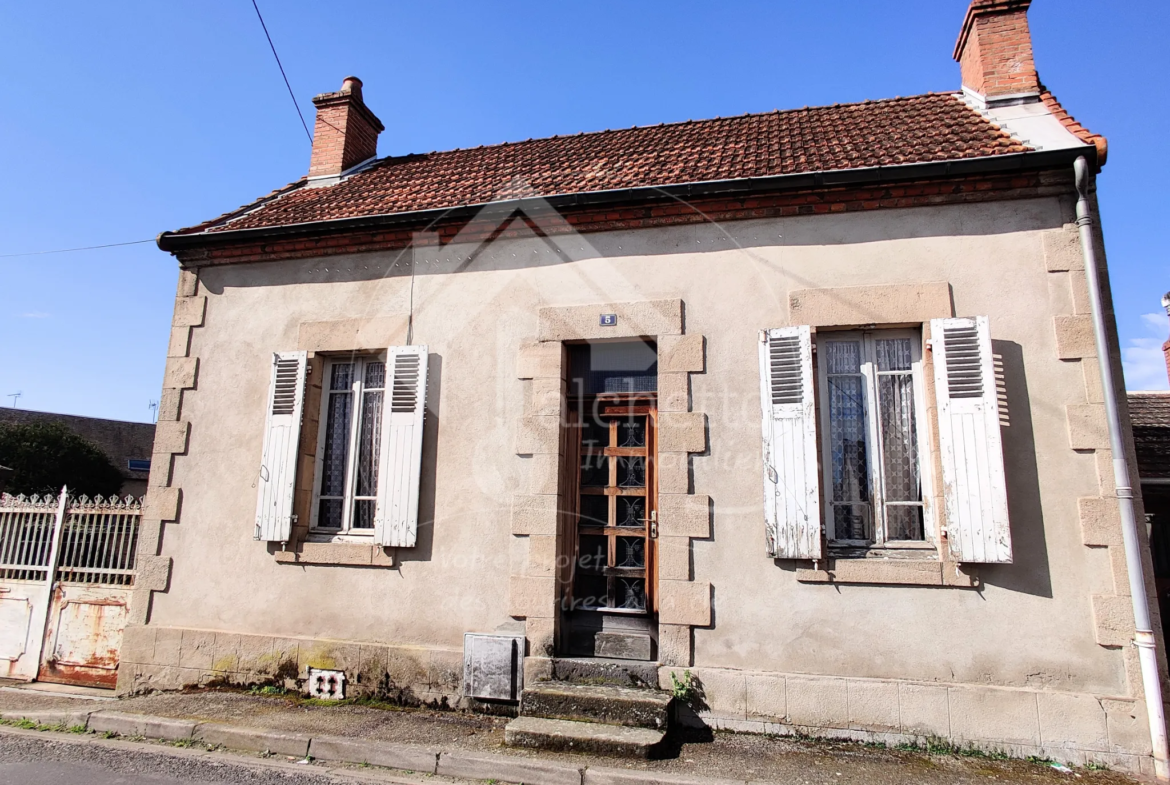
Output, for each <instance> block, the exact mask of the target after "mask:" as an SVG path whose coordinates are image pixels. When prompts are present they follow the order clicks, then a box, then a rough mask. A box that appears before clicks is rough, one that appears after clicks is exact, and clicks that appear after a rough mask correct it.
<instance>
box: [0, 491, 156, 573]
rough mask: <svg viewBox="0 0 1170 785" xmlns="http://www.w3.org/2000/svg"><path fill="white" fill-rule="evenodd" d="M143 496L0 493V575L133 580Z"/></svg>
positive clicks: (64, 492)
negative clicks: (51, 574) (17, 494)
mask: <svg viewBox="0 0 1170 785" xmlns="http://www.w3.org/2000/svg"><path fill="white" fill-rule="evenodd" d="M141 517H142V502H141V500H140V499H135V498H134V497H132V496H127V497H126V498H125V499H119V498H117V497H110V498H109V499H104V498H102V497H101V496H95V497H94V498H92V499H90V498H89V497H87V496H77V497H70V496H69V495H68V492H67V491H66V490H64V489H62V492H61V494H60V495H59V496H49V495H45V496H31V497H25V496H10V495H8V494H4V495H2V496H0V580H16V581H46V580H48V578H49V574H48V573H49V570H50V569H52V568H53V567H54V566H55V567H56V573H57V575H56V577H57V580H59V581H61V582H63V583H73V584H103V585H113V586H130V585H133V583H134V563H135V560H136V557H137V544H138V524H139V520H140V519H141Z"/></svg>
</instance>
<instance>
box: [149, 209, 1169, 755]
mask: <svg viewBox="0 0 1170 785" xmlns="http://www.w3.org/2000/svg"><path fill="white" fill-rule="evenodd" d="M1069 221H1070V208H1069V204H1068V203H1066V202H1064V201H1062V200H1059V199H1056V198H1046V199H1034V200H1023V201H1013V202H1003V203H991V204H979V205H966V206H950V207H936V208H916V209H912V210H883V211H875V212H869V213H861V214H850V215H826V216H816V217H796V218H787V219H766V220H757V221H740V222H735V223H729V224H725V225H723V226H715V225H709V224H704V225H694V226H690V227H674V228H664V229H658V230H639V231H637V232H612V233H606V234H596V235H590V236H588V237H587V238H582V237H573V238H562V239H560V240H558V242H559V243H561V244H562V245H563V247H562V249H561V251H559V252H558V251H554V250H553V248H552V247H551V246H550V244H549V242H548V241H546V240H543V239H539V238H532V239H528V240H508V241H500V242H496V243H494V244H493V245H491V246H490V247H488V248H486V249H485V250H483V252H481V253H479V254H478V255H476V256H474V257H473V258H472V259H471V260H470V261H468V260H467V259H466V256H467V254H466V253H465V250H466V249H461V248H458V247H447V248H444V249H442V250H437V251H436V250H431V251H427V252H425V253H424V252H420V256H419V259H418V264H417V268H418V274H417V275H416V276H415V277H414V279H413V282H412V280H411V277H410V276H409V275H408V274H407V273H408V271H409V264H408V257H405V256H403V257H400V256H399V255H398V254H397V253H394V254H391V253H373V254H362V255H354V256H342V257H332V258H329V259H323V260H308V261H289V262H278V263H268V264H245V265H235V266H223V267H215V268H205V269H203V270H201V271H200V272H199V288H198V292H199V294H200V295H205V296H206V297H207V305H206V313H205V316H204V318H203V323H202V326H199V327H197V328H196V329H194V330H193V331H192V333H191V337H190V348H189V355H190V356H191V357H197V358H198V378H197V380H196V381H195V383H194V387H193V388H191V389H187V390H185V391H184V392H183V397H182V409H181V419H182V420H184V421H189V422H190V423H191V425H190V433H189V439H188V443H187V451H186V454H185V455H179V456H176V458H175V460H174V468H173V474H172V476H171V478H170V483H169V484H170V485H171V486H172V487H178V488H181V489H182V511H181V516H179V520H178V522H177V523H174V524H168V525H167V526H166V527H165V532H164V535H163V539H162V543H161V551H160V553H161V555H162V556H163V557H172V558H173V569H172V573H171V576H170V581H169V588H168V590H167V591H165V592H162V591H158V592H155V593H154V595H153V607H152V611H151V615H150V623H149V627H148V628H150V627H153V628H158V629H159V630H160V632H159V634H162V630H163V629H170V628H182V629H197V630H210V631H220V632H221V633H224V634H235V633H250V634H254V635H261V636H273V637H276V638H282V639H288V638H301V639H305V640H311V639H331V640H336V641H361V642H368V643H372V644H380V645H387V644H393V645H398V646H410V647H424V648H425V649H426V650H427V651H431V652H435V654H433V656H434V657H437V658H439V659H441V660H443V661H444V662H446V663H448V665H450V666H451V667H454V668H455V669H456V670H457V662H458V655H459V651H460V647H461V642H462V635H463V633H464V632H467V631H490V630H493V629H495V628H496V627H497V626H498V625H501V624H503V623H505V622H508V621H509V620H510V617H509V616H508V609H509V606H508V587H509V575H510V574H511V573H512V572H514V571H515V567H514V565H515V563H517V562H518V561H523V560H525V559H526V558H527V557H528V555H527V553H526V552H525V548H526V547H527V544H526V543H525V541H524V538H515V537H512V536H511V533H512V530H511V511H512V496H513V494H514V493H516V492H523V485H524V483H525V472H526V469H527V465H528V464H527V463H526V462H528V461H531V459H530V458H525V457H520V456H517V455H516V454H515V452H516V451H515V449H514V442H515V431H516V422H517V419H518V418H519V417H521V416H522V415H523V414H524V412H525V402H526V400H527V399H528V398H529V397H530V396H531V393H532V390H531V385H532V382H531V381H520V380H518V378H517V376H518V374H517V372H516V371H517V369H516V363H517V356H518V352H519V349H520V347H521V346H522V345H523V344H525V342H528V341H531V340H532V339H534V338H535V337H536V336H537V334H538V330H539V324H538V309H539V308H540V307H541V306H546V305H558V306H560V305H566V306H567V305H575V304H593V303H608V302H632V301H642V300H663V299H681V300H682V301H683V302H684V304H685V313H684V321H685V330H686V332H687V333H688V334H691V333H695V334H701V335H702V336H705V341H706V345H705V362H706V367H705V373H696V374H692V375H691V394H692V404H693V405H692V408H693V410H694V411H700V412H705V413H706V415H707V422H708V437H707V438H708V447H707V451H706V452H705V453H702V454H698V455H695V456H693V457H692V459H691V467H692V471H693V492H694V493H698V494H707V495H709V496H710V497H711V500H712V502H713V510H714V512H713V519H712V536H711V537H710V538H709V539H706V540H699V541H696V542H695V543H694V545H693V574H694V579H695V580H696V581H702V582H706V583H710V584H711V585H712V587H713V602H712V607H713V624H712V625H711V626H709V627H707V628H698V629H696V630H695V631H694V641H693V643H694V653H693V657H694V659H693V663H692V664H693V667H694V668H695V670H696V672H699V673H706V674H707V681H708V684H709V691H710V699H711V700H712V701H714V702H716V703H719V705H718V706H717V705H714V703H713V705H712V708H713V709H715V710H718V711H716V713H717V714H718V713H719V711H723V715H724V716H727V717H746V716H748V715H749V714H750V712H748V711H747V710H746V709H744V708H743V707H742V706H739V708H737V706H738V705H739V704H738V703H737V702H739V701H740V699H739V697H738V693H737V690H739V687H738V686H734V685H737V684H739V682H738V681H736V679H738V678H739V677H738V676H737V677H734V678H732V684H733V686H731V687H727V688H722V687H720V684H721V682H720V679H721V678H725V677H726V675H727V674H729V673H730V674H736V673H741V672H751V673H757V674H767V673H777V674H806V675H812V676H822V675H823V676H831V677H855V678H858V679H862V680H864V679H895V680H909V681H912V682H916V683H926V684H929V683H939V684H946V685H952V687H953V686H954V685H975V686H980V685H982V686H995V687H1006V688H1017V689H1020V688H1022V689H1025V690H1027V691H1028V692H1027V693H1026V694H1028V695H1035V694H1043V693H1046V692H1051V693H1053V694H1056V693H1062V694H1063V693H1075V694H1078V695H1093V696H1112V697H1120V698H1133V697H1136V696H1137V695H1138V694H1139V692H1138V690H1139V687H1138V686H1137V684H1136V683H1134V681H1133V678H1134V677H1133V673H1134V671H1133V669H1132V663H1129V665H1130V668H1129V674H1130V675H1128V676H1127V660H1129V659H1131V658H1130V655H1129V654H1128V653H1124V651H1125V650H1124V649H1123V648H1122V647H1121V646H1120V644H1117V643H1116V642H1113V643H1112V644H1111V645H1110V646H1109V647H1106V646H1102V645H1100V644H1099V643H1098V641H1099V639H1100V638H1101V632H1100V620H1099V619H1098V618H1095V616H1094V608H1095V607H1096V605H1097V604H1098V603H1097V601H1095V600H1094V599H1093V598H1094V596H1095V595H1099V596H1107V597H1112V598H1117V597H1118V595H1122V594H1124V588H1123V587H1124V583H1125V577H1124V572H1123V570H1124V566H1123V565H1121V564H1120V563H1119V561H1118V559H1117V558H1116V557H1117V552H1118V550H1119V549H1117V548H1115V547H1108V545H1107V544H1106V545H1104V546H1103V547H1086V540H1085V535H1084V532H1083V531H1082V516H1081V514H1080V512H1079V511H1078V499H1079V498H1081V497H1088V498H1092V497H1099V496H1100V495H1101V494H1102V493H1103V492H1105V491H1106V490H1107V489H1104V490H1103V483H1105V481H1104V480H1103V479H1102V478H1101V475H1100V474H1099V472H1100V467H1101V466H1102V465H1106V466H1107V461H1102V460H1101V458H1102V456H1101V451H1100V449H1098V448H1100V447H1101V446H1102V445H1100V444H1096V443H1092V438H1093V437H1092V436H1090V437H1088V438H1089V441H1090V443H1085V444H1080V445H1079V446H1080V447H1081V449H1080V451H1075V450H1074V449H1072V448H1073V447H1074V446H1078V445H1077V444H1076V443H1075V441H1076V438H1077V436H1076V435H1075V433H1074V435H1073V436H1072V439H1073V442H1072V443H1070V417H1069V412H1068V411H1067V410H1066V407H1069V406H1072V407H1074V410H1073V413H1074V415H1075V414H1076V412H1077V411H1080V410H1078V409H1076V407H1084V406H1087V405H1090V404H1091V403H1092V379H1093V378H1094V375H1095V371H1093V370H1092V369H1091V368H1089V369H1086V367H1085V363H1084V362H1083V361H1082V358H1083V356H1084V355H1085V350H1084V349H1080V350H1078V349H1076V348H1072V349H1070V348H1069V347H1068V346H1067V345H1066V346H1063V347H1062V346H1059V345H1058V337H1060V338H1061V340H1063V341H1065V343H1066V344H1067V343H1068V342H1069V341H1072V342H1074V343H1075V340H1076V335H1075V329H1068V328H1062V327H1061V326H1060V325H1059V323H1058V322H1056V321H1054V317H1056V316H1063V317H1070V316H1076V315H1078V314H1082V315H1083V313H1085V306H1084V295H1083V289H1084V279H1083V273H1082V274H1081V276H1080V278H1079V279H1078V278H1077V275H1076V272H1075V270H1072V271H1070V270H1069V268H1070V267H1071V266H1073V265H1072V263H1071V262H1067V261H1063V260H1068V259H1075V256H1076V253H1079V252H1078V251H1077V249H1076V246H1075V240H1073V239H1072V235H1073V233H1072V232H1070V229H1069V227H1068V226H1067V225H1066V224H1067V223H1068V222H1069ZM408 253H409V252H408ZM566 256H568V257H569V258H570V259H573V260H575V261H565V260H564V259H565V257H566ZM457 268H459V269H457ZM922 282H934V283H941V284H949V286H950V287H951V293H952V296H953V305H954V313H955V314H956V315H961V316H966V315H981V314H982V315H988V316H989V317H990V321H991V329H992V336H993V340H994V342H995V351H996V353H997V354H998V355H1000V356H1002V359H1003V367H1004V376H1005V380H1006V390H1007V402H1008V419H1009V420H1010V424H1009V425H1008V426H1007V427H1006V428H1004V430H1003V439H1004V449H1005V452H1006V454H1007V458H1006V461H1007V477H1008V496H1009V504H1010V515H1011V529H1012V537H1013V544H1014V557H1015V559H1014V564H1011V565H999V566H981V567H979V568H978V570H977V575H978V587H977V588H970V587H968V588H958V587H954V586H913V585H862V584H858V585H836V586H834V585H825V584H817V583H802V582H798V581H797V573H796V567H797V565H795V564H793V563H791V562H787V563H786V562H778V561H773V560H772V559H770V558H768V557H767V556H766V554H765V550H764V537H763V512H762V507H763V504H762V489H761V479H760V478H761V465H760V403H759V377H758V374H759V369H758V359H757V334H758V331H759V330H760V329H761V328H765V327H776V326H783V325H786V324H788V323H789V319H790V315H789V309H790V304H789V297H790V293H792V292H794V291H798V290H808V289H828V288H835V287H849V286H875V285H916V284H920V283H922ZM412 287H413V292H412ZM412 301H413V338H412V341H413V342H414V343H421V344H426V345H428V347H429V349H430V352H431V353H432V357H431V366H430V372H431V377H430V392H429V396H428V412H427V427H426V437H425V450H424V462H423V472H422V474H423V488H422V494H421V516H422V520H424V521H428V523H426V524H422V525H420V531H419V544H418V546H417V547H416V548H414V549H410V550H407V549H402V550H399V551H397V552H396V553H395V554H394V560H395V565H394V567H393V568H391V569H387V568H375V567H369V568H357V567H340V566H322V565H304V564H295V565H294V564H287V563H278V562H277V559H276V557H274V555H273V554H272V553H270V548H269V547H268V546H266V545H265V544H264V543H258V542H254V541H253V540H252V530H253V524H252V521H253V516H254V510H255V503H256V499H255V494H256V492H255V488H254V478H255V475H256V472H257V468H258V463H259V459H260V452H261V443H262V428H263V426H264V409H265V402H266V396H267V392H268V382H269V372H270V358H271V354H272V352H274V351H282V350H289V349H295V348H298V342H299V341H301V340H302V339H301V335H302V324H305V323H310V322H329V321H339V322H340V321H345V320H359V322H360V321H361V320H367V319H374V320H381V321H379V322H378V324H379V325H382V327H380V328H379V329H380V330H381V333H384V334H385V335H391V334H393V333H395V332H396V331H398V332H401V334H400V335H397V336H396V337H395V338H394V341H395V342H405V339H406V336H405V332H404V331H405V322H404V320H401V319H398V318H397V317H401V316H402V315H403V314H405V313H406V312H407V310H408V308H409V306H410V303H411V302H412ZM848 309H851V310H852V311H854V312H855V314H854V318H852V319H850V320H849V323H852V324H866V323H870V322H873V321H877V320H878V319H877V318H876V317H875V314H873V313H871V312H869V310H868V309H866V308H865V307H864V303H862V304H860V305H848ZM1078 324H1079V323H1078ZM386 325H391V326H389V327H387V326H386ZM394 325H400V327H395V326H394ZM1075 326H1076V325H1073V327H1075ZM359 328H360V324H358V325H356V326H355V327H354V328H353V329H354V330H355V331H356V330H358V329H359ZM314 329H316V330H317V332H316V333H313V334H317V333H319V332H320V329H318V328H314ZM345 329H350V328H345ZM310 332H312V330H310ZM381 333H379V330H368V331H367V334H381ZM355 334H358V333H355ZM1070 336H1071V337H1070ZM330 340H336V336H332V337H331V338H330ZM368 340H369V339H359V340H355V343H357V344H361V343H362V342H363V341H368ZM352 348H354V349H375V348H378V347H376V346H365V345H354V346H353V347H352ZM1062 357H1063V359H1062ZM1090 362H1091V360H1090ZM1086 373H1088V379H1089V381H1088V387H1087V386H1086V385H1087V381H1086V378H1087V377H1086ZM1098 387H1099V384H1098ZM1087 390H1088V392H1087ZM1086 412H1087V413H1086V415H1085V416H1086V417H1089V419H1090V420H1092V422H1091V423H1090V425H1089V427H1090V430H1092V428H1094V427H1097V425H1098V424H1099V423H1098V422H1097V420H1096V419H1093V418H1095V417H1096V416H1097V415H1096V409H1091V410H1086ZM1073 428H1074V431H1075V429H1076V425H1075V423H1074V426H1073ZM1103 446H1105V447H1107V444H1105V445H1103ZM1106 457H1107V455H1106ZM152 481H153V478H152ZM155 484H159V483H155ZM430 521H433V523H429V522H430ZM1125 602H1128V600H1127V599H1126V600H1125ZM1100 615H1101V613H1100V611H1098V616H1100ZM1124 623H1125V622H1124V620H1123V621H1122V622H1121V625H1122V627H1124ZM1128 623H1129V624H1131V625H1132V619H1130V620H1129V622H1128ZM1123 631H1124V630H1123ZM142 634H144V633H135V632H133V630H132V631H131V632H129V633H128V636H129V637H128V641H130V643H129V644H128V647H129V648H133V647H135V646H138V647H139V648H140V649H142V650H143V651H145V643H143V641H144V638H142V637H141V635H142ZM136 635H138V636H139V637H137V638H135V637H134V636H136ZM132 639H133V640H132ZM152 640H154V639H152ZM151 645H153V644H151ZM302 646H304V644H302ZM153 650H154V649H151V651H153ZM140 656H141V657H142V658H143V660H144V661H145V660H146V658H148V657H149V656H152V655H148V654H141V655H140ZM429 656H431V655H429ZM155 659H156V660H157V659H158V658H157V657H155ZM131 662H133V660H131ZM176 664H177V663H176ZM303 664H304V663H301V665H303ZM842 683H843V682H842ZM858 683H865V682H858ZM432 686H433V687H434V690H435V691H436V692H444V691H445V690H449V687H447V688H445V687H443V686H441V685H440V686H435V685H432ZM895 687H896V685H895ZM728 690H730V692H728ZM894 693H895V696H896V693H897V689H895V690H894ZM721 694H722V696H723V697H720V695H721ZM1021 694H1024V693H1021ZM896 700H897V698H896V697H895V701H896ZM1032 700H1033V701H1035V698H1034V697H1033V699H1032ZM943 702H944V704H945V703H946V698H945V696H944V698H943ZM1133 706H1134V704H1133V703H1132V702H1130V703H1126V704H1125V706H1124V708H1125V709H1126V710H1127V711H1128V710H1131V709H1133ZM724 710H725V711H724ZM948 710H950V709H948ZM1096 710H1097V711H1102V710H1101V709H1100V706H1097V709H1096ZM785 711H787V709H785ZM955 711H960V712H962V711H964V710H963V709H962V708H959V709H955ZM775 713H776V712H772V714H775ZM780 716H781V717H782V716H785V715H780ZM1136 716H1137V718H1138V719H1137V720H1136V721H1137V722H1139V723H1140V722H1144V720H1142V719H1140V717H1141V711H1137V712H1136ZM990 721H994V720H993V719H989V722H990ZM1094 721H1095V720H1094ZM948 722H949V720H948ZM1100 722H1101V727H1102V728H1104V727H1105V718H1104V714H1102V715H1101V719H1100ZM804 724H808V725H810V726H812V725H815V723H811V722H810V723H804ZM947 727H950V726H949V725H948V726H947ZM1102 733H1104V731H1102ZM956 735H959V736H961V735H962V734H956ZM1134 735H1135V737H1136V738H1137V739H1138V740H1137V741H1136V742H1134V743H1133V744H1136V745H1137V747H1138V748H1133V745H1130V747H1128V748H1126V749H1129V751H1130V752H1135V753H1138V754H1141V753H1142V750H1141V749H1139V748H1140V747H1141V744H1142V742H1141V733H1140V732H1136V733H1135V734H1134ZM1118 738H1120V737H1118ZM1146 738H1147V740H1146V741H1145V744H1146V745H1147V747H1148V737H1146ZM1021 743H1022V742H1021ZM1127 744H1128V742H1127ZM1106 746H1108V747H1110V748H1111V749H1114V750H1121V749H1122V745H1121V743H1120V742H1118V743H1116V744H1114V743H1113V742H1112V741H1110V740H1107V742H1106Z"/></svg>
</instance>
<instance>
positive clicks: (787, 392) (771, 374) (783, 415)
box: [760, 325, 822, 559]
mask: <svg viewBox="0 0 1170 785" xmlns="http://www.w3.org/2000/svg"><path fill="white" fill-rule="evenodd" d="M760 402H761V404H762V406H763V428H764V521H765V525H766V528H767V532H766V534H767V543H768V553H769V554H770V555H771V556H773V557H774V558H777V559H820V558H821V547H822V546H821V497H820V478H819V473H818V471H817V424H816V408H815V406H814V399H813V367H812V333H811V330H810V329H809V327H808V326H807V325H801V326H797V327H780V328H777V329H773V330H763V331H761V332H760Z"/></svg>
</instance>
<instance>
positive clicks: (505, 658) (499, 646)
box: [463, 632, 524, 701]
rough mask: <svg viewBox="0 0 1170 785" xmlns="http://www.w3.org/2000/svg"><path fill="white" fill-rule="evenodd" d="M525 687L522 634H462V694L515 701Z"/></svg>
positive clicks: (483, 698) (470, 696)
mask: <svg viewBox="0 0 1170 785" xmlns="http://www.w3.org/2000/svg"><path fill="white" fill-rule="evenodd" d="M522 689H524V636H523V635H502V634H499V633H476V632H468V633H464V635H463V695H464V696H465V697H468V698H479V699H482V700H499V701H518V700H520V691H521V690H522Z"/></svg>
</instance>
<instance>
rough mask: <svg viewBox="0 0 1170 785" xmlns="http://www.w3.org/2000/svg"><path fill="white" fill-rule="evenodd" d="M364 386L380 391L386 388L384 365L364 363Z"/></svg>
mask: <svg viewBox="0 0 1170 785" xmlns="http://www.w3.org/2000/svg"><path fill="white" fill-rule="evenodd" d="M365 384H366V387H367V388H378V389H381V388H383V387H385V386H386V363H375V362H367V363H366V374H365Z"/></svg>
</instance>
